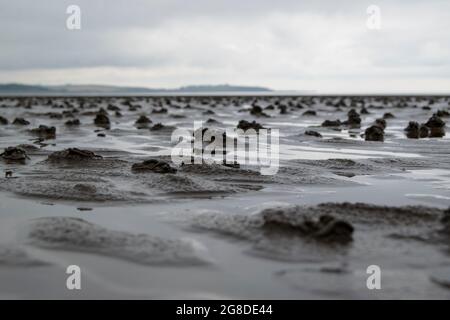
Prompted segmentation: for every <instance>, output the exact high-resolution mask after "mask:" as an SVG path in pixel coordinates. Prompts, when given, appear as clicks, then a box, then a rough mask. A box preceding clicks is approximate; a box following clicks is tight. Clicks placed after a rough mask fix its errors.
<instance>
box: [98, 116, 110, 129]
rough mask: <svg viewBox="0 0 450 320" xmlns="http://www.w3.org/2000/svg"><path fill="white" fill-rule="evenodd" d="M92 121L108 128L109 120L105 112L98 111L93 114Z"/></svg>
mask: <svg viewBox="0 0 450 320" xmlns="http://www.w3.org/2000/svg"><path fill="white" fill-rule="evenodd" d="M94 123H95V125H96V126H98V127H102V128H105V129H109V128H110V127H111V122H110V121H109V118H108V116H107V115H106V114H103V113H98V114H97V115H96V116H95V119H94Z"/></svg>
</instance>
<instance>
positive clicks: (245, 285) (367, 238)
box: [0, 96, 450, 299]
mask: <svg viewBox="0 0 450 320" xmlns="http://www.w3.org/2000/svg"><path fill="white" fill-rule="evenodd" d="M449 112H450V98H449V97H440V96H432V97H426V96H387V97H383V96H374V97H363V96H350V97H343V96H340V97H325V96H293V97H291V96H222V97H219V96H198V97H194V96H191V97H189V96H187V97H186V96H185V97H181V96H165V97H4V98H1V99H0V150H1V151H0V153H1V155H0V167H1V170H2V175H1V177H0V284H1V286H0V298H12V299H14V298H137V299H140V298H163V299H166V298H167V299H171V298H192V299H195V298H211V299H215V298H237V299H239V298H243V299H251V298H253V299H259V298H261V299H266V298H267V299H302V298H312V299H330V298H338V299H384V298H394V299H396V298H425V299H427V298H436V299H448V298H450V289H449V288H450V247H449V240H450V209H449V207H450V139H449V135H450V132H446V131H448V129H447V127H446V123H448V121H450V114H449ZM194 120H196V121H199V120H201V121H203V126H204V128H209V129H212V130H219V131H220V130H225V129H226V128H242V129H247V128H253V129H255V130H258V129H259V128H271V129H278V130H279V134H280V137H279V168H278V171H277V173H276V174H275V175H263V174H261V172H260V170H259V168H258V166H257V165H253V164H251V163H250V164H243V163H240V164H239V163H236V164H233V165H225V164H223V163H220V162H219V163H208V164H206V163H203V164H183V165H180V164H175V163H173V162H172V161H171V157H170V155H171V150H172V149H173V147H174V142H173V141H172V139H171V136H172V133H173V131H174V130H176V129H186V130H192V128H193V122H194ZM224 139H225V138H224ZM224 152H227V150H224ZM68 265H78V266H80V268H81V270H82V290H76V291H70V290H67V288H66V278H67V274H66V268H67V266H68ZM370 265H377V266H379V267H380V269H381V289H380V290H369V289H368V288H367V286H366V280H367V278H368V276H369V275H368V274H367V273H366V270H367V267H368V266H370Z"/></svg>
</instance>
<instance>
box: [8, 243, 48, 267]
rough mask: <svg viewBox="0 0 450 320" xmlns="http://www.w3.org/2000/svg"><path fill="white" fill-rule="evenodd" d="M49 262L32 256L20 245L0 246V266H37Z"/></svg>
mask: <svg viewBox="0 0 450 320" xmlns="http://www.w3.org/2000/svg"><path fill="white" fill-rule="evenodd" d="M49 264H50V263H47V262H45V261H42V260H39V259H36V258H34V257H32V256H31V255H30V254H29V253H28V252H27V251H26V250H24V249H23V248H21V247H18V246H15V245H12V246H7V245H1V246H0V266H13V267H39V266H46V265H49Z"/></svg>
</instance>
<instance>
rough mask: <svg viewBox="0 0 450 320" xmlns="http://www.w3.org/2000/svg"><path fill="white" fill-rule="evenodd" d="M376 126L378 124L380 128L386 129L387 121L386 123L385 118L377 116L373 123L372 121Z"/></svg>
mask: <svg viewBox="0 0 450 320" xmlns="http://www.w3.org/2000/svg"><path fill="white" fill-rule="evenodd" d="M374 124H375V125H376V126H379V127H380V128H382V129H383V130H386V127H387V123H386V120H385V119H383V118H378V119H376V120H375V123H374Z"/></svg>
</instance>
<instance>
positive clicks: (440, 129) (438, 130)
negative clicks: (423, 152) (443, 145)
mask: <svg viewBox="0 0 450 320" xmlns="http://www.w3.org/2000/svg"><path fill="white" fill-rule="evenodd" d="M425 125H426V126H427V127H428V128H430V138H442V137H443V136H445V122H444V121H443V120H442V119H441V118H439V117H438V116H437V115H433V116H432V117H431V118H430V119H428V121H427V123H426V124H425Z"/></svg>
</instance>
